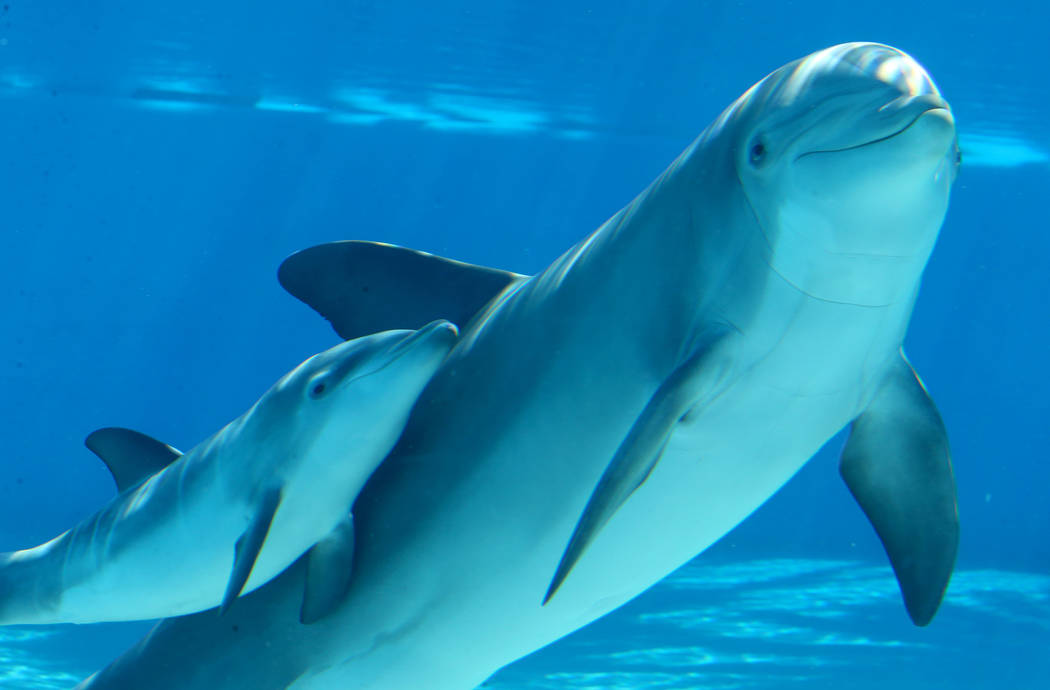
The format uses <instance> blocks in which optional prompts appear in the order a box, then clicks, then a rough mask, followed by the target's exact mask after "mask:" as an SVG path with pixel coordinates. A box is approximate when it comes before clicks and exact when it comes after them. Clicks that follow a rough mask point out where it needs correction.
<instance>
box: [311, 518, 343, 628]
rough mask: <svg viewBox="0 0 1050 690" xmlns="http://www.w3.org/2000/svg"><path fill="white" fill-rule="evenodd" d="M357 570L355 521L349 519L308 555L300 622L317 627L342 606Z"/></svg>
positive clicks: (315, 546)
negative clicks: (354, 572) (353, 574)
mask: <svg viewBox="0 0 1050 690" xmlns="http://www.w3.org/2000/svg"><path fill="white" fill-rule="evenodd" d="M353 566H354V517H353V516H352V515H348V516H347V517H346V519H345V520H343V521H342V522H340V523H339V524H338V525H336V526H335V529H333V530H332V531H331V532H330V533H329V534H328V536H326V537H325V538H324V539H322V540H321V541H319V542H317V543H316V544H314V545H313V547H312V548H311V549H310V551H309V552H308V555H307V558H306V588H305V589H304V590H303V604H302V607H301V608H300V609H299V621H300V622H302V623H304V624H306V625H309V624H311V623H316V622H317V621H319V620H321V619H322V618H324V617H325V616H327V615H328V614H329V613H330V612H331V611H332V610H333V609H335V608H336V607H337V606H338V605H339V602H341V601H342V600H343V597H344V596H346V592H347V590H349V589H350V575H351V574H352V573H353Z"/></svg>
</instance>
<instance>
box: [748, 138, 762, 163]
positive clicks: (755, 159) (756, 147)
mask: <svg viewBox="0 0 1050 690" xmlns="http://www.w3.org/2000/svg"><path fill="white" fill-rule="evenodd" d="M750 158H751V165H759V164H760V163H761V162H762V161H763V160H765V158H766V145H765V144H763V143H762V141H761V140H758V141H755V143H753V144H751V153H750Z"/></svg>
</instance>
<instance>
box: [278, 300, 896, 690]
mask: <svg viewBox="0 0 1050 690" xmlns="http://www.w3.org/2000/svg"><path fill="white" fill-rule="evenodd" d="M768 289H770V290H773V291H774V293H773V294H772V295H768V296H767V300H766V301H767V303H769V304H771V305H773V307H772V308H773V309H774V311H776V312H777V317H776V319H774V321H777V323H775V324H773V325H772V326H771V331H774V332H775V331H779V330H780V329H781V328H783V329H784V330H783V331H782V332H781V333H780V334H779V335H774V336H773V338H774V339H775V340H776V347H774V348H772V349H771V350H769V351H768V354H767V355H766V356H765V357H761V358H757V360H756V362H755V364H754V366H753V367H751V368H749V369H748V370H747V371H746V372H745V373H744V374H743V375H742V376H741V377H740V379H739V380H738V381H737V382H736V383H735V384H734V385H733V386H732V387H731V388H730V389H729V390H728V391H726V393H725V394H724V395H723V396H722V397H721V398H720V399H719V400H718V401H716V402H715V403H714V404H712V405H710V406H709V407H707V408H705V410H704V413H703V414H702V415H697V416H696V417H693V418H688V417H687V418H686V419H685V420H683V422H682V423H681V424H679V427H678V428H677V430H676V431H675V432H674V434H673V436H672V438H671V441H670V442H669V444H668V447H667V449H666V450H665V454H664V457H663V459H662V460H661V461H660V463H659V465H658V466H657V467H656V469H655V470H654V471H653V474H652V475H651V476H650V478H649V479H648V480H647V481H646V483H645V484H644V485H643V486H642V487H641V488H640V489H639V490H638V491H637V492H636V493H635V494H634V495H633V496H632V497H631V498H630V499H629V500H628V501H627V503H626V504H625V505H624V506H623V507H622V508H621V509H620V511H619V512H618V513H617V515H616V516H615V517H614V518H613V519H612V520H611V521H610V522H609V524H608V525H607V526H606V528H605V529H604V530H603V532H602V534H601V535H600V536H599V537H598V538H597V539H596V540H595V542H594V543H593V545H592V546H591V548H590V549H589V551H588V552H587V554H586V556H585V557H584V558H583V559H581V561H580V562H579V563H578V564H577V566H576V568H575V569H574V571H573V573H572V576H571V577H570V578H569V579H568V580H567V581H566V583H565V586H564V587H563V589H562V590H561V591H560V592H559V594H558V597H556V598H555V599H554V600H552V601H551V602H550V603H549V604H548V605H547V606H541V601H542V592H543V590H544V588H545V587H546V584H547V582H548V580H549V578H550V576H551V572H552V569H553V566H554V564H555V563H556V562H557V558H558V556H559V555H560V553H561V550H562V549H563V548H564V544H565V540H566V538H567V535H568V533H569V532H570V531H571V530H572V527H573V525H574V523H575V520H576V519H577V516H578V514H579V511H580V510H581V509H582V507H583V505H584V503H585V502H586V500H587V497H588V493H589V490H590V487H591V486H593V483H594V482H595V481H596V480H597V477H598V475H599V474H600V473H601V470H602V469H603V468H604V466H605V464H606V463H607V461H608V456H609V455H610V454H611V452H612V450H611V449H607V450H606V451H605V452H601V451H600V450H598V449H597V448H596V445H597V444H598V443H600V442H601V441H596V440H595V439H599V438H604V437H606V436H607V437H608V440H606V441H605V443H606V445H607V446H609V445H614V444H615V443H617V442H618V441H619V438H620V437H621V435H622V434H617V433H608V432H607V430H606V431H605V433H600V432H599V433H594V434H582V433H581V429H580V428H579V426H580V425H581V424H591V425H594V426H596V427H599V428H600V427H601V426H602V423H601V422H600V421H596V420H600V419H602V414H603V413H602V412H601V411H599V412H595V413H593V415H590V416H584V417H574V416H573V415H572V411H571V409H570V408H571V405H569V406H568V407H565V408H559V407H558V406H557V405H555V406H553V409H552V407H551V405H550V404H549V400H550V399H549V398H547V400H548V404H547V405H544V404H543V400H544V398H543V396H536V397H535V399H534V401H533V402H530V403H529V404H530V405H535V407H530V408H528V409H521V410H519V413H518V415H517V416H516V419H518V420H530V424H529V425H527V426H526V425H517V426H515V425H512V431H511V433H507V434H506V435H504V436H503V437H502V441H501V444H500V447H499V448H493V449H491V450H490V451H489V453H488V454H489V461H488V462H486V463H479V470H478V472H477V473H476V474H474V475H470V476H466V477H464V481H462V482H460V483H458V484H457V485H455V486H451V487H450V486H444V485H441V481H440V479H438V478H437V476H436V475H435V478H434V480H433V481H434V491H438V492H441V493H442V494H444V500H443V501H442V502H441V503H440V509H439V510H438V511H436V512H434V513H427V512H421V513H420V514H418V515H417V516H416V518H417V520H416V521H415V523H414V525H415V527H414V530H413V533H412V535H411V536H410V537H408V540H407V541H408V543H406V536H407V535H404V534H402V535H399V537H397V539H395V538H394V537H392V536H389V535H388V536H387V537H386V538H385V542H386V543H387V544H389V543H390V542H393V541H397V540H400V541H401V549H399V551H398V553H396V554H391V553H387V554H385V555H384V557H385V558H390V559H392V561H393V563H392V564H391V565H388V566H387V567H384V568H382V569H381V570H377V571H372V572H370V573H368V575H367V576H366V577H364V578H362V580H360V581H358V582H357V583H355V592H354V594H355V601H354V602H352V604H351V605H352V606H353V607H354V613H353V614H352V616H351V622H350V623H349V625H350V626H355V625H360V626H361V627H362V629H363V630H369V628H370V632H369V633H368V634H366V635H363V636H362V637H361V639H359V640H357V641H356V642H355V644H354V645H351V646H350V647H349V648H347V647H346V646H345V645H344V646H343V648H342V649H343V653H342V654H341V656H343V658H344V661H343V662H342V663H340V664H338V665H335V666H332V667H329V668H325V669H323V670H314V671H313V672H312V673H310V674H308V675H304V676H303V677H302V678H300V679H299V680H298V681H297V682H295V683H294V684H293V685H291V686H290V687H292V688H294V689H295V690H304V689H308V690H322V689H328V688H339V687H344V686H345V687H353V688H361V689H362V690H364V689H367V690H397V689H399V688H404V687H428V688H434V690H463V689H464V688H469V687H474V686H475V685H477V684H479V683H481V682H482V681H483V680H484V679H485V677H487V676H488V675H489V674H490V673H491V670H492V669H493V668H496V667H499V666H501V665H503V664H506V663H509V662H511V661H513V660H514V659H517V658H520V657H521V656H523V655H525V654H527V653H529V652H532V651H534V650H535V649H538V648H539V647H542V646H544V645H546V644H549V643H550V642H551V641H553V640H555V639H557V638H559V637H561V636H563V635H565V634H567V633H569V632H571V631H573V630H575V629H577V628H579V627H581V626H582V625H585V624H587V623H589V622H591V621H593V620H595V619H596V618H598V617H600V616H602V615H604V614H606V613H608V612H609V611H611V610H613V609H615V608H616V607H618V606H620V605H622V604H623V603H624V602H626V601H628V600H629V599H631V598H633V597H634V596H637V595H638V594H639V593H641V592H642V591H644V590H645V589H647V588H648V587H650V586H651V585H652V584H654V583H655V582H657V581H658V580H660V579H662V578H663V577H665V576H666V575H667V574H668V573H670V572H671V571H672V570H674V569H675V568H677V567H679V566H681V565H683V564H684V563H685V562H687V561H688V560H690V559H691V558H693V557H694V556H696V555H697V554H698V553H699V552H701V551H702V550H704V549H706V548H707V547H708V546H710V545H711V544H712V543H714V542H715V541H717V540H718V539H719V538H721V537H722V536H723V535H724V534H725V533H727V532H728V531H729V530H731V529H732V528H733V527H734V526H736V525H737V524H738V523H739V522H740V521H741V520H743V519H744V518H745V517H747V515H749V514H750V513H751V512H752V511H753V510H755V509H756V508H757V507H758V506H760V505H761V504H762V503H763V502H764V501H765V500H766V499H768V498H769V497H770V496H771V495H772V494H773V493H775V492H776V490H777V489H779V488H780V487H781V486H782V485H783V484H784V483H785V482H786V481H787V480H788V479H789V478H790V477H791V476H792V475H793V474H794V473H795V472H796V471H798V469H799V468H801V467H802V465H803V464H804V463H805V462H806V461H807V460H808V459H809V458H810V457H811V456H812V455H813V454H814V453H815V452H816V451H817V450H818V449H819V448H820V447H821V445H823V443H825V442H826V441H827V440H828V439H829V438H830V437H832V436H833V435H834V434H835V433H836V432H838V431H839V430H840V429H841V428H842V427H843V426H845V425H846V424H848V423H849V421H850V420H851V419H852V418H853V417H854V416H855V415H856V413H857V411H858V410H859V409H861V407H862V406H863V405H864V404H865V402H866V400H864V399H862V395H863V393H862V392H863V391H866V390H867V389H869V388H870V387H871V386H870V382H868V381H863V380H860V379H858V377H861V378H863V377H864V372H869V373H870V375H875V374H876V372H877V371H878V370H879V366H880V365H881V364H882V363H883V362H884V360H885V359H887V358H888V357H890V356H892V355H893V354H894V353H895V347H896V344H895V338H896V333H897V331H898V330H899V328H887V323H892V321H893V320H894V319H899V318H900V314H901V313H902V312H903V313H907V310H910V304H908V305H901V306H900V307H898V308H890V309H884V310H875V309H857V308H854V307H851V306H849V305H828V304H826V303H822V302H819V301H815V300H809V299H806V298H799V296H798V295H797V293H796V294H790V293H792V292H793V291H786V290H784V288H783V284H782V283H774V284H773V285H771V286H769V288H768ZM757 317H758V318H763V315H762V314H761V313H759V314H758V315H757ZM825 323H826V324H829V325H827V328H829V329H832V328H833V329H835V330H836V332H837V337H834V338H831V337H829V338H827V339H824V340H823V341H822V340H821V338H820V337H819V335H820V332H821V328H820V324H825ZM831 324H833V325H831ZM887 331H888V332H887ZM814 333H816V334H817V336H818V337H814ZM763 335H764V334H761V333H760V337H757V338H756V341H758V342H756V343H755V345H756V351H758V350H763V349H766V348H767V347H768V343H767V342H763V341H762V337H761V336H763ZM567 347H570V349H571V346H567ZM552 349H553V350H554V351H558V352H563V351H562V350H560V349H559V348H557V347H553V348H552ZM563 354H568V353H564V352H563ZM570 359H571V356H570ZM576 361H579V360H576ZM552 368H554V369H555V370H558V366H557V364H552ZM576 375H577V376H578V378H579V381H580V385H581V388H585V387H586V385H585V384H584V383H583V382H586V381H590V382H592V383H593V376H595V375H603V376H604V375H608V376H613V375H615V373H614V372H606V373H605V374H599V373H597V372H594V371H589V370H587V369H586V368H585V367H582V368H579V369H578V370H577V371H576ZM566 376H569V373H568V371H567V370H560V371H559V373H558V374H557V376H556V378H558V380H560V381H561V384H562V385H567V386H568V387H570V388H572V387H573V386H572V384H571V382H569V381H566V380H565V377H566ZM563 397H564V396H563ZM588 419H589V420H590V421H587V420H588ZM614 420H615V414H613V413H610V416H609V417H608V419H607V422H608V426H609V427H612V426H616V423H615V421H614ZM558 425H564V428H562V429H561V430H560V431H555V430H554V427H557V426H558ZM581 437H584V438H587V437H589V438H590V442H588V441H581V440H580V439H581ZM557 438H562V439H566V438H568V439H573V442H572V443H571V444H567V445H559V444H556V443H554V444H552V443H550V442H549V441H550V439H557ZM592 443H593V444H594V445H591V444H592ZM448 460H449V458H448V457H445V458H438V457H426V456H421V457H419V458H416V459H414V460H413V462H411V463H410V465H411V468H412V469H410V470H406V471H409V472H412V473H418V474H417V475H416V476H415V479H414V480H413V484H414V485H415V486H422V484H423V483H425V482H427V481H428V480H427V479H426V477H427V476H431V475H430V471H431V469H432V468H433V467H434V465H432V464H431V463H436V464H437V465H440V463H441V462H446V461H448ZM454 474H455V473H451V472H445V473H443V475H442V476H445V477H447V476H452V475H454ZM570 475H571V476H570ZM584 475H586V476H588V477H590V479H589V480H587V481H585V480H584V479H582V478H581V477H582V476H584ZM511 514H512V515H514V519H513V520H507V519H506V518H505V516H507V515H511ZM372 520H373V521H375V520H377V518H376V517H375V516H373V517H372ZM380 520H381V518H380ZM653 534H659V535H660V538H659V539H653V538H652V535H653ZM366 557H367V556H366ZM376 577H378V579H374V578H376ZM390 591H404V592H411V593H412V596H411V597H406V598H402V599H400V600H398V603H397V607H396V610H392V609H391V607H390V603H391V601H392V599H393V598H392V597H390V596H389V592H390ZM372 601H382V602H384V604H385V606H384V608H383V610H377V609H374V608H373V607H372V606H371V605H370V602H372ZM377 620H383V621H384V623H382V624H379V625H377ZM366 621H368V622H369V625H366V624H365V622H366ZM457 631H462V634H457ZM467 639H469V640H470V642H469V651H468V650H466V649H464V647H463V642H462V641H463V640H467ZM468 659H469V660H470V662H468ZM434 679H440V680H441V682H440V683H439V684H435V683H434Z"/></svg>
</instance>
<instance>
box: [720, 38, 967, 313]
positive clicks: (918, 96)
mask: <svg viewBox="0 0 1050 690" xmlns="http://www.w3.org/2000/svg"><path fill="white" fill-rule="evenodd" d="M714 129H715V130H716V131H719V133H720V135H721V136H728V137H729V138H730V140H731V142H732V144H731V146H732V148H733V165H734V166H735V168H736V172H737V176H738V177H739V180H740V183H741V185H742V187H743V191H744V194H745V196H746V197H747V200H748V203H749V205H750V206H751V209H752V211H753V212H754V214H755V217H756V219H757V221H758V223H759V224H760V225H761V228H762V232H763V233H764V234H765V236H766V240H767V241H768V243H769V245H770V248H771V250H772V256H771V260H770V263H771V265H772V267H773V268H774V270H775V271H777V273H779V274H780V275H781V276H782V277H784V278H785V279H786V280H788V281H789V282H791V283H793V284H795V285H796V286H797V287H798V288H799V289H801V290H803V291H805V292H807V293H810V294H811V295H813V296H814V297H817V298H820V299H827V300H830V301H841V302H845V303H855V304H862V305H868V306H876V305H882V304H889V303H892V302H895V301H898V300H900V299H904V298H907V297H909V296H910V294H911V293H912V292H913V291H914V286H915V283H916V281H917V280H918V278H919V274H920V273H921V270H922V266H924V265H925V262H926V260H927V258H928V256H929V253H930V251H931V250H932V249H933V245H934V243H935V241H936V238H937V233H938V231H939V228H940V226H941V222H942V221H943V219H944V215H945V213H946V211H947V207H948V197H949V191H950V188H951V185H952V182H953V181H954V180H955V177H956V175H957V172H958V167H959V163H960V155H959V149H958V143H957V137H956V133H955V121H954V119H953V117H952V113H951V109H950V108H949V106H948V104H947V102H945V100H944V99H943V98H942V97H941V94H940V92H939V91H938V89H937V87H936V86H935V85H934V83H933V81H932V80H931V78H930V76H929V75H928V74H927V73H926V71H925V70H924V69H923V68H922V67H921V66H920V65H919V64H918V63H917V62H916V61H915V60H914V59H912V58H911V57H910V56H908V55H906V54H905V53H903V52H901V51H899V50H896V49H894V48H891V47H889V46H884V45H880V44H875V43H848V44H843V45H839V46H834V47H831V48H828V49H826V50H822V51H820V52H817V53H814V54H812V55H810V56H808V57H806V58H803V59H801V60H798V61H796V62H793V63H790V64H788V65H785V66H784V67H782V68H781V69H779V70H777V71H776V72H773V73H772V74H770V75H769V76H768V77H766V78H765V79H763V80H762V81H761V82H759V83H758V84H756V85H755V86H754V87H752V88H751V89H750V90H749V91H747V92H746V93H745V94H744V95H743V96H741V97H740V98H739V99H738V100H737V101H736V102H735V103H734V104H733V105H732V106H730V108H729V109H727V110H726V112H725V113H723V115H722V116H721V118H719V120H718V121H717V122H716V123H715V125H714ZM770 200H773V202H770Z"/></svg>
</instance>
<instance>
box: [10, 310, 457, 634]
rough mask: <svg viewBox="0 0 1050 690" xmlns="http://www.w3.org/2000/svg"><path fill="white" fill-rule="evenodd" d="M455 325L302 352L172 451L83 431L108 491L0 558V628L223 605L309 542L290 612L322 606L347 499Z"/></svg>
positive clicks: (311, 617) (388, 443)
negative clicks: (269, 383)
mask: <svg viewBox="0 0 1050 690" xmlns="http://www.w3.org/2000/svg"><path fill="white" fill-rule="evenodd" d="M457 334H458V331H457V329H456V327H455V326H454V325H453V324H451V323H449V322H448V321H444V320H438V321H433V322H432V323H430V324H428V325H426V326H424V327H423V328H421V329H420V330H418V331H409V330H396V331H386V332H382V333H376V334H373V335H369V336H365V337H362V338H357V339H356V340H351V341H348V342H345V343H341V344H339V345H337V346H335V347H333V348H331V349H330V350H327V351H325V352H322V353H320V354H318V355H314V356H313V357H311V358H310V359H308V360H306V361H305V362H303V363H302V364H300V365H299V366H298V367H296V368H295V369H293V370H292V371H291V372H289V373H288V374H286V375H285V376H284V377H283V378H281V380H279V381H278V382H277V383H276V384H274V386H273V387H272V388H270V390H269V391H267V392H266V394H264V395H263V396H262V397H261V398H260V399H259V400H258V402H256V403H255V404H254V405H253V406H252V407H251V408H250V409H249V410H248V411H247V412H245V413H244V414H243V415H241V416H240V417H238V418H237V419H235V420H234V421H232V422H230V423H229V424H227V425H226V426H225V427H224V428H223V429H222V430H220V431H219V432H218V433H216V434H215V435H213V436H212V437H210V438H208V439H207V440H205V441H203V442H202V443H200V444H199V445H198V446H196V447H195V448H194V449H193V450H191V451H190V452H188V453H186V454H185V455H181V454H179V452H178V451H176V450H174V449H173V448H171V447H170V446H165V445H164V444H161V443H160V442H158V441H153V439H150V438H149V437H146V436H143V435H142V434H138V433H136V432H132V431H128V430H124V429H103V430H100V431H97V432H95V433H94V434H92V435H91V436H89V437H88V439H87V444H88V446H89V447H90V448H91V449H92V450H94V451H95V452H96V453H98V454H99V455H100V456H101V457H102V458H103V460H104V461H106V464H107V465H108V466H109V468H110V470H111V471H112V472H113V476H114V478H115V479H116V480H117V486H118V488H119V489H120V490H121V493H120V494H119V495H118V496H117V497H116V498H114V499H113V500H112V501H111V502H110V503H109V504H108V505H107V506H106V507H105V508H103V509H102V510H100V511H99V512H98V513H95V514H94V515H93V516H91V517H89V518H87V519H86V520H84V521H83V522H81V523H80V524H79V525H77V526H76V527H74V528H73V529H71V530H69V531H67V532H65V533H64V534H62V535H60V536H58V537H56V538H54V539H52V540H51V541H49V542H47V543H45V544H42V545H40V546H37V547H35V548H32V549H26V550H23V551H15V552H13V553H7V554H3V555H0V623H2V624H15V623H91V622H98V621H121V620H134V619H146V618H161V617H167V616H178V615H182V614H187V613H193V612H195V611H202V610H204V609H209V608H212V607H214V606H219V605H221V606H222V608H223V610H224V611H225V609H226V608H227V607H229V605H230V604H231V602H232V601H233V600H234V599H236V598H237V597H238V595H239V594H240V593H241V592H250V591H252V590H254V589H256V588H257V587H260V586H261V585H263V584H265V583H266V582H267V581H268V580H270V579H271V578H273V577H274V576H275V575H277V574H278V573H280V572H281V571H282V570H284V569H285V568H286V567H287V566H288V565H289V564H291V563H292V562H293V561H295V560H296V559H297V558H299V557H300V556H301V555H302V554H303V553H304V552H306V551H308V550H309V554H308V556H307V568H308V570H309V573H310V574H309V577H308V578H307V582H306V587H305V592H304V594H303V600H302V606H301V608H300V619H301V620H302V621H303V622H305V623H310V622H313V621H316V620H318V619H319V618H321V617H323V616H324V615H325V614H326V613H327V612H328V610H329V609H330V607H332V606H333V605H334V604H336V603H338V601H339V600H340V598H341V597H342V594H343V593H344V592H345V591H346V587H347V585H348V584H349V580H350V573H351V563H352V558H353V545H354V538H353V535H354V533H353V522H352V517H351V515H350V506H351V505H352V503H353V501H354V498H355V497H356V496H357V493H358V491H359V490H360V489H361V486H362V485H363V484H364V483H365V481H366V480H367V479H368V477H369V476H370V475H371V474H372V471H373V470H374V469H375V468H376V467H377V466H378V465H379V463H380V462H382V460H383V458H385V457H386V455H387V453H388V452H389V451H390V449H391V448H392V447H393V446H394V444H395V443H396V441H397V439H398V437H399V436H400V435H401V431H402V429H403V428H404V426H405V423H406V421H407V420H408V415H409V412H410V411H411V410H412V407H413V405H414V404H415V402H416V398H418V397H419V394H420V393H421V392H422V390H423V388H424V387H425V386H426V385H427V383H428V382H429V381H430V378H431V376H432V375H433V374H434V372H435V371H436V370H437V368H438V367H439V366H440V365H441V363H442V361H443V360H444V359H445V356H446V355H447V354H448V352H449V350H451V348H452V346H453V345H454V344H455V342H456V336H457ZM165 465H166V466H165ZM158 466H160V467H163V469H160V468H159V467H158ZM158 469H159V471H157V470H158Z"/></svg>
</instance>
